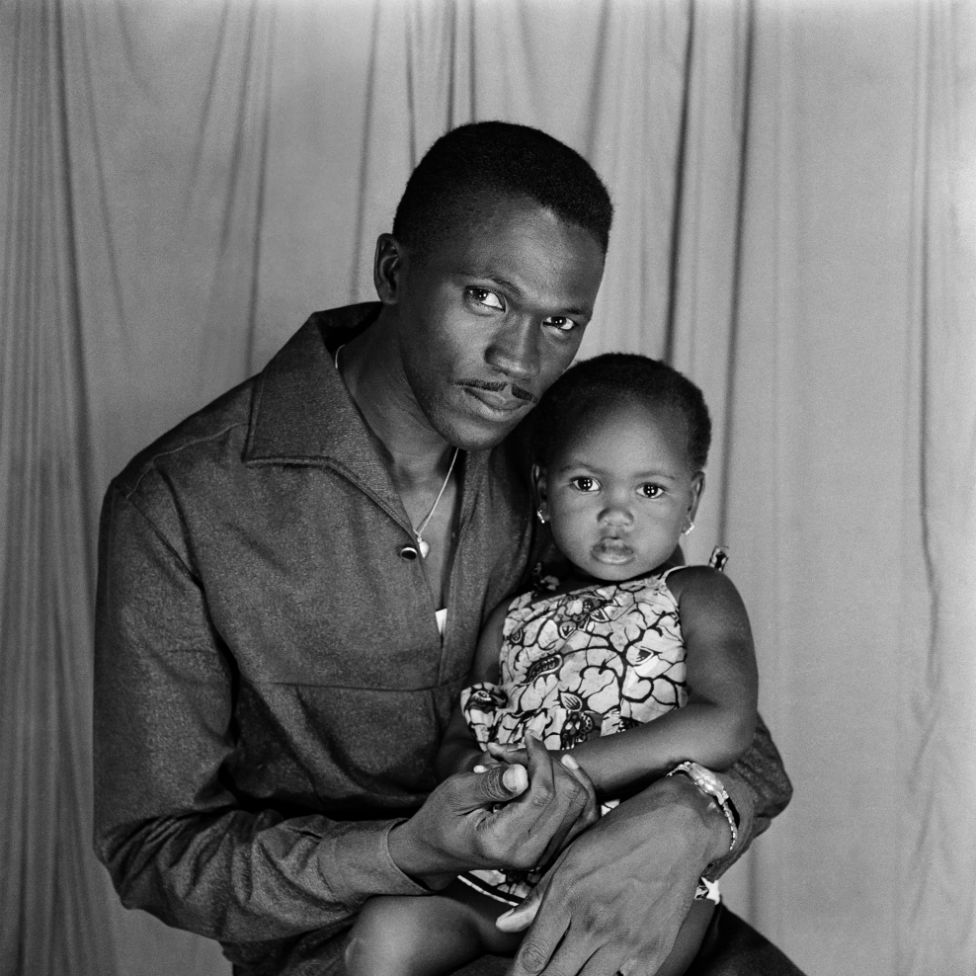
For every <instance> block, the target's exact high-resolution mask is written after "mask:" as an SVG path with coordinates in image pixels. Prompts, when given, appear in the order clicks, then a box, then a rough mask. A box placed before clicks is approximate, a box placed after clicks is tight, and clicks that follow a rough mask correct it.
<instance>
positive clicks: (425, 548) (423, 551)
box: [417, 535, 430, 559]
mask: <svg viewBox="0 0 976 976" xmlns="http://www.w3.org/2000/svg"><path fill="white" fill-rule="evenodd" d="M417 546H418V547H419V548H420V558H421V559H426V558H427V553H429V552H430V543H429V542H427V541H426V540H425V539H421V538H420V536H419V535H418V536H417Z"/></svg>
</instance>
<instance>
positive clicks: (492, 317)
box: [385, 197, 604, 450]
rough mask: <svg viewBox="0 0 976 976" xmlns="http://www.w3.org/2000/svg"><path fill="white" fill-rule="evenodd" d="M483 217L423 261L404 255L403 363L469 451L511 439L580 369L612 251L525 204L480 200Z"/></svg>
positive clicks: (417, 389)
mask: <svg viewBox="0 0 976 976" xmlns="http://www.w3.org/2000/svg"><path fill="white" fill-rule="evenodd" d="M472 214H473V217H472V219H471V221H470V223H469V224H468V225H467V226H465V227H458V228H456V229H454V230H452V231H451V232H448V233H445V234H443V235H442V236H439V238H438V239H437V240H436V241H435V242H432V243H431V244H430V245H429V246H428V247H427V248H426V249H425V250H424V253H416V252H411V251H410V250H409V249H405V248H402V247H400V248H398V252H399V256H400V257H399V263H398V267H397V270H396V284H395V289H394V290H393V292H392V293H391V295H390V296H389V297H387V298H386V299H385V300H386V302H387V304H388V305H394V306H395V309H393V310H394V311H395V313H396V319H397V323H398V325H397V329H398V338H399V343H400V358H401V361H402V363H403V371H404V376H405V378H406V381H407V384H408V385H409V388H410V390H411V392H412V395H413V398H414V399H415V400H416V403H417V405H418V406H419V407H420V410H421V411H422V412H423V415H424V417H425V418H426V421H427V423H428V424H429V425H430V426H431V427H432V428H433V429H434V430H436V431H437V432H438V433H439V434H440V435H441V436H442V437H444V438H445V439H446V440H447V441H449V442H450V443H452V444H455V445H457V446H459V447H461V448H464V449H465V450H478V449H483V448H486V447H490V446H492V445H494V444H497V443H498V442H499V441H501V440H502V439H503V438H504V437H505V435H506V434H508V433H509V431H511V430H512V429H513V428H514V427H515V426H516V424H518V423H519V421H521V420H522V419H523V417H525V415H526V414H527V413H528V412H529V410H530V409H531V408H532V407H533V406H534V405H535V403H536V402H538V399H539V397H540V396H541V395H542V393H543V392H544V391H545V390H546V389H547V388H548V387H549V386H550V384H551V383H552V382H553V381H554V380H555V379H556V378H557V377H558V376H559V375H560V373H562V372H563V370H565V369H566V367H567V366H569V364H570V363H571V362H572V360H573V358H574V356H575V355H576V351H577V349H578V348H579V344H580V342H581V340H582V338H583V332H584V329H585V328H586V325H587V323H588V322H589V320H590V317H591V315H592V314H593V303H594V301H595V300H596V294H597V290H598V289H599V287H600V278H601V277H602V274H603V262H604V256H603V251H602V249H601V247H600V245H599V243H598V242H597V240H596V239H595V238H594V236H593V235H592V234H590V233H589V232H588V231H586V230H583V229H582V228H580V227H577V226H576V225H574V224H570V223H567V222H565V221H563V220H562V219H560V218H559V217H556V216H555V215H554V214H553V213H552V212H551V211H549V210H546V209H545V208H543V207H541V206H539V205H538V204H536V203H535V202H534V201H531V200H528V199H527V198H523V197H503V198H501V199H498V198H494V199H492V198H490V197H481V198H479V197H475V198H473V199H472Z"/></svg>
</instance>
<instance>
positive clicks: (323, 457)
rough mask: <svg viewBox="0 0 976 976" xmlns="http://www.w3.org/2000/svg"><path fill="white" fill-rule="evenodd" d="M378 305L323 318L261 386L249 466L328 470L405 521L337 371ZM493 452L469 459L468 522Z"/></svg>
mask: <svg viewBox="0 0 976 976" xmlns="http://www.w3.org/2000/svg"><path fill="white" fill-rule="evenodd" d="M379 311H380V305H379V303H378V302H369V303H364V304H361V305H347V306H346V307H345V308H338V309H332V310H329V311H327V312H315V313H314V314H312V315H311V316H310V317H309V319H308V321H307V322H306V323H305V324H304V325H303V326H302V327H301V328H300V329H299V330H298V332H296V333H295V335H294V336H292V338H291V339H289V341H288V342H287V343H285V345H284V346H283V347H282V348H281V350H279V352H278V353H277V355H275V356H274V358H273V359H272V360H271V361H270V362H269V363H268V365H267V366H266V367H265V368H264V371H263V372H262V373H261V374H260V375H259V376H258V377H257V379H256V381H255V389H254V399H253V401H252V405H251V419H250V424H249V427H248V435H247V443H246V444H245V446H244V462H245V463H246V464H306V465H308V464H323V465H328V466H329V467H331V468H334V469H336V470H338V471H341V472H342V473H343V474H344V475H345V476H346V477H348V478H350V480H352V481H354V482H356V483H357V484H359V486H360V487H361V488H362V489H363V490H365V491H366V492H368V493H369V494H370V495H372V496H373V498H374V499H375V500H376V501H377V502H379V503H380V504H382V505H383V506H384V507H386V508H387V509H388V510H389V511H390V512H391V513H393V514H394V515H397V513H401V512H402V504H401V501H400V496H399V495H398V494H397V492H396V489H395V488H394V486H393V482H392V479H391V477H390V473H389V471H388V470H387V468H386V464H385V462H384V461H383V459H382V457H381V456H380V452H379V449H378V448H377V446H376V444H375V442H374V439H373V436H372V434H371V433H370V432H369V429H368V428H367V426H366V423H365V421H364V420H363V418H362V416H361V415H360V413H359V411H358V410H357V409H356V406H355V404H354V403H353V401H352V398H351V397H350V396H349V393H348V391H347V390H346V387H345V384H344V383H343V382H342V377H341V376H340V375H339V373H338V371H337V370H336V368H335V365H334V359H335V350H336V349H337V348H338V347H339V346H341V345H343V344H344V343H346V342H349V341H350V340H351V339H353V338H354V337H355V336H357V335H358V334H359V333H360V332H361V331H363V330H364V329H366V328H368V327H369V326H370V325H371V324H372V323H373V321H374V320H375V319H376V316H377V315H378V314H379ZM490 453H491V452H490V451H477V452H475V453H473V454H468V455H467V458H466V463H465V465H464V478H463V483H464V486H465V493H464V501H463V503H462V508H463V511H462V517H464V516H465V515H466V513H467V512H468V510H469V509H470V507H471V506H472V505H473V503H474V495H475V493H476V492H477V491H479V490H480V489H481V486H482V481H483V479H484V477H485V476H486V474H487V470H488V457H489V455H490Z"/></svg>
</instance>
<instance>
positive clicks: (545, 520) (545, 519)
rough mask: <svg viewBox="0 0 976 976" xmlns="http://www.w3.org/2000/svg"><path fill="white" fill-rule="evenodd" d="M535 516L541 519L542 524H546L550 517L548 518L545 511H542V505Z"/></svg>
mask: <svg viewBox="0 0 976 976" xmlns="http://www.w3.org/2000/svg"><path fill="white" fill-rule="evenodd" d="M535 517H536V518H537V519H538V520H539V524H540V525H545V524H546V522H548V521H549V519H548V518H546V514H545V512H543V511H542V506H541V505H540V506H539V507H538V508H537V509H536V510H535Z"/></svg>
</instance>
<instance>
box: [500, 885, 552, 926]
mask: <svg viewBox="0 0 976 976" xmlns="http://www.w3.org/2000/svg"><path fill="white" fill-rule="evenodd" d="M541 903H542V895H540V894H539V889H538V888H536V889H535V890H533V892H532V893H531V894H530V895H528V896H527V897H526V898H525V899H524V900H523V901H522V903H521V904H520V905H516V906H515V907H514V908H510V909H509V910H508V911H507V912H504V913H503V914H501V915H499V916H498V918H497V919H495V925H496V926H497V927H498V928H499V929H501V931H502V932H524V931H525V930H526V929H527V928H528V927H529V926H530V925H531V924H532V923H533V922H534V921H535V917H536V915H537V914H538V913H539V905H540V904H541Z"/></svg>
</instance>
